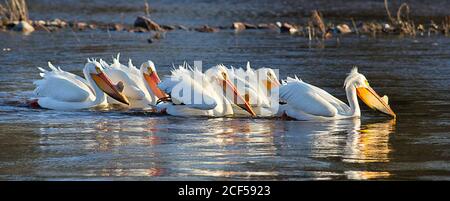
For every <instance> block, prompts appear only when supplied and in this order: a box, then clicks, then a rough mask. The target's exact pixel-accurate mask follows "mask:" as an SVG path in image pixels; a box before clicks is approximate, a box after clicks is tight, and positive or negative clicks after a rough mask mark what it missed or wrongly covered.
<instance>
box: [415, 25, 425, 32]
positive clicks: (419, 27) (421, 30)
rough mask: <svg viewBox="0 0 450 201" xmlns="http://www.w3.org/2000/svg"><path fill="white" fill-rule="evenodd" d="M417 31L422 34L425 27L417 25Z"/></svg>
mask: <svg viewBox="0 0 450 201" xmlns="http://www.w3.org/2000/svg"><path fill="white" fill-rule="evenodd" d="M417 30H418V31H420V32H424V31H425V27H424V26H423V24H419V25H418V26H417Z"/></svg>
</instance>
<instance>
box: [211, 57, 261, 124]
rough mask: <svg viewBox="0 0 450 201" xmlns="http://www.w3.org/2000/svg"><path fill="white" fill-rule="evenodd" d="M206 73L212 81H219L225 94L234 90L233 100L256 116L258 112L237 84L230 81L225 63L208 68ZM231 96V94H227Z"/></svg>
mask: <svg viewBox="0 0 450 201" xmlns="http://www.w3.org/2000/svg"><path fill="white" fill-rule="evenodd" d="M205 75H206V77H207V78H208V79H210V80H211V81H217V82H218V83H219V84H220V86H221V87H222V89H223V92H224V96H227V95H228V94H227V90H230V89H231V91H232V92H233V96H232V97H233V102H234V103H235V104H236V105H237V106H239V107H241V108H242V109H244V110H245V111H247V112H248V113H250V114H251V115H252V116H256V113H255V112H254V111H253V109H252V107H251V106H250V104H249V102H248V99H244V98H243V97H242V95H241V94H240V93H239V91H238V90H237V88H236V86H235V85H234V84H233V82H231V81H230V76H229V75H228V69H227V68H226V67H225V66H224V65H217V66H214V67H212V68H210V69H208V70H207V71H206V72H205ZM227 97H229V96H227Z"/></svg>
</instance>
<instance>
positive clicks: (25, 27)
mask: <svg viewBox="0 0 450 201" xmlns="http://www.w3.org/2000/svg"><path fill="white" fill-rule="evenodd" d="M12 30H13V31H19V32H23V33H31V32H33V31H34V27H33V26H31V25H30V24H29V23H28V22H26V21H20V22H18V23H17V24H15V25H14V27H12Z"/></svg>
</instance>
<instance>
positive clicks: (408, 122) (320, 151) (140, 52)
mask: <svg viewBox="0 0 450 201" xmlns="http://www.w3.org/2000/svg"><path fill="white" fill-rule="evenodd" d="M40 2H44V3H47V2H49V1H33V3H31V8H30V10H31V17H33V16H35V17H36V18H54V17H61V18H64V19H69V20H73V19H82V20H89V19H95V20H96V21H103V22H114V21H116V22H117V21H118V22H120V21H123V22H125V23H132V21H133V19H134V17H135V16H136V15H138V14H140V13H142V11H141V10H142V6H141V4H142V1H133V2H131V3H125V2H121V3H117V4H114V5H109V3H108V2H110V1H97V2H94V3H92V2H91V1H82V2H84V3H86V4H85V5H84V6H82V5H81V4H79V3H76V2H78V1H62V2H63V3H67V4H69V5H72V8H73V10H67V9H64V7H63V6H62V5H63V4H61V5H60V3H55V4H52V5H51V6H49V7H45V5H46V4H40ZM90 2H91V3H90ZM258 2H259V1H258ZM301 2H303V1H300V3H301ZM345 2H347V1H345ZM414 2H416V4H413V5H417V6H416V8H415V9H417V10H419V11H417V13H422V14H423V15H428V14H427V13H426V12H421V11H420V8H421V7H420V6H422V8H424V9H423V10H427V9H428V10H429V8H428V7H429V5H426V6H425V5H422V4H421V3H420V2H419V3H417V1H413V3H414ZM442 2H445V1H436V5H437V6H436V7H433V8H434V9H435V13H436V15H442V13H443V12H444V14H445V12H446V11H448V9H446V10H442V8H441V7H442V5H441V4H442ZM289 3H290V2H289V1H288V2H286V3H280V4H276V5H273V6H271V5H272V4H270V2H265V1H261V3H260V4H257V5H255V4H251V3H239V2H235V3H231V4H226V5H223V4H224V3H217V4H214V3H210V2H208V1H198V2H194V3H192V2H187V1H169V2H166V1H155V2H154V3H152V2H151V1H150V4H151V5H153V8H154V9H155V12H154V13H153V14H152V16H154V19H155V20H157V21H159V22H163V23H167V24H187V25H192V26H200V25H203V24H212V25H223V24H224V23H225V25H228V24H229V23H230V22H233V21H235V20H243V19H250V20H252V21H255V22H272V21H275V20H291V21H297V20H298V18H299V16H301V15H302V14H301V13H308V12H309V10H310V9H313V8H316V7H317V8H320V7H324V8H328V11H333V12H335V13H337V14H336V15H339V13H342V14H345V13H347V11H348V9H347V8H348V6H354V7H358V6H361V5H360V3H359V4H358V3H352V2H347V3H346V4H344V5H341V6H335V7H333V6H331V5H329V4H327V3H324V2H323V1H318V2H317V3H315V4H313V5H309V4H302V5H303V6H300V3H299V5H297V6H298V10H297V11H296V9H293V6H290V4H289ZM303 3H304V2H303ZM305 5H309V6H305ZM365 5H369V6H370V8H377V9H379V10H381V11H380V12H377V10H376V9H372V10H374V13H375V14H373V15H375V16H377V13H382V12H383V9H384V8H383V7H382V3H381V4H380V3H379V2H377V1H369V2H367V4H365ZM380 5H381V7H379V6H380ZM431 5H432V4H431ZM440 5H441V6H440ZM108 6H110V7H111V8H110V9H108ZM427 6H428V7H427ZM87 7H89V9H87ZM33 8H35V9H34V10H33ZM350 8H352V7H350ZM413 8H414V7H413ZM48 9H55V10H54V11H53V10H52V12H53V13H52V12H49V11H48ZM96 9H98V10H96ZM203 10H204V12H203ZM350 10H353V9H350ZM77 11H79V12H77ZM96 11H98V12H96ZM352 12H353V11H352ZM298 13H300V14H298ZM447 14H448V13H447ZM380 15H382V14H380ZM148 37H149V36H148V34H136V33H127V32H109V33H107V32H103V31H100V30H97V31H86V32H72V31H70V30H63V31H58V32H54V33H46V32H35V33H33V34H31V35H28V36H24V35H20V34H17V33H7V32H6V33H5V32H0V50H2V49H4V48H10V49H11V50H10V51H1V52H0V179H2V180H43V179H45V180H186V179H189V180H235V179H239V180H261V179H262V180H316V179H317V180H319V179H338V180H342V179H344V180H345V179H357V180H371V179H382V180H392V179H406V180H412V179H421V180H450V148H449V147H450V102H449V100H450V93H449V92H450V87H449V86H450V48H449V47H450V39H449V38H445V37H443V36H433V37H420V36H418V37H416V38H401V37H398V36H388V37H376V38H372V37H358V36H346V37H342V38H341V39H340V41H339V42H337V41H336V40H330V41H327V42H326V43H325V44H322V45H318V44H317V43H316V42H309V41H308V40H307V39H305V38H302V37H295V36H290V35H284V34H279V33H276V32H272V31H264V30H248V31H244V32H240V33H235V32H234V31H232V30H223V31H220V32H218V33H198V32H187V31H182V30H176V31H171V32H168V33H167V34H166V36H165V39H163V40H161V41H158V42H156V43H152V44H148V43H147V41H146V40H147V38H148ZM118 52H121V55H122V60H123V61H125V59H127V58H128V57H130V58H132V59H133V61H135V64H140V63H141V62H144V61H145V60H147V59H151V60H153V61H154V62H155V64H156V66H157V70H158V71H159V73H160V76H163V75H166V74H168V72H169V70H170V68H171V66H172V64H173V63H174V64H181V63H182V62H183V61H184V60H187V61H189V62H191V63H192V62H193V61H194V60H202V61H203V64H204V66H207V67H209V66H212V65H214V64H217V63H224V64H226V65H233V66H243V65H245V63H246V61H251V62H252V65H253V66H254V67H261V66H270V67H272V68H277V69H280V75H281V77H283V78H284V77H286V76H288V75H290V76H292V75H294V74H297V75H298V76H299V77H301V78H302V79H303V80H304V81H306V82H309V83H312V84H314V85H316V86H319V87H321V88H324V89H325V90H327V91H328V92H330V93H331V94H333V95H335V96H336V97H338V98H340V99H341V100H346V98H345V93H344V89H343V88H342V85H343V81H344V79H345V76H346V73H348V72H349V71H350V69H351V67H352V66H353V65H357V66H359V68H360V72H361V73H363V74H364V75H365V76H366V77H367V78H368V80H369V82H370V83H371V86H372V87H373V88H374V89H375V90H376V91H378V92H379V93H380V94H388V95H389V97H390V102H391V106H392V108H393V109H394V111H396V113H397V115H398V119H397V120H396V121H394V120H390V119H389V118H387V117H386V116H383V115H381V114H378V113H375V112H374V111H371V110H370V109H368V108H367V107H366V106H362V109H363V111H362V115H363V117H362V118H361V119H351V120H340V121H325V122H301V121H284V120H278V119H245V118H235V119H232V118H179V117H170V116H165V115H154V114H151V113H147V112H142V111H139V110H121V109H111V110H101V109H93V110H86V111H78V112H61V111H52V110H43V109H31V108H29V107H27V106H26V104H25V102H26V100H27V99H28V98H30V97H31V96H32V90H33V89H34V86H33V84H32V82H33V81H34V80H36V79H38V78H39V75H38V70H37V69H36V67H37V66H42V67H45V66H46V62H47V61H52V62H53V63H54V64H56V65H59V66H61V67H62V68H63V69H64V70H67V71H70V72H73V73H76V74H79V75H81V69H82V67H83V64H84V62H85V59H86V58H87V57H102V58H106V59H108V60H111V59H110V58H111V57H112V56H113V55H115V54H116V53H118Z"/></svg>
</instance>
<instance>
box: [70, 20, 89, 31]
mask: <svg viewBox="0 0 450 201" xmlns="http://www.w3.org/2000/svg"><path fill="white" fill-rule="evenodd" d="M87 27H88V24H87V23H86V22H76V23H75V24H73V28H75V29H78V30H80V31H82V30H85V29H86V28H87Z"/></svg>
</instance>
